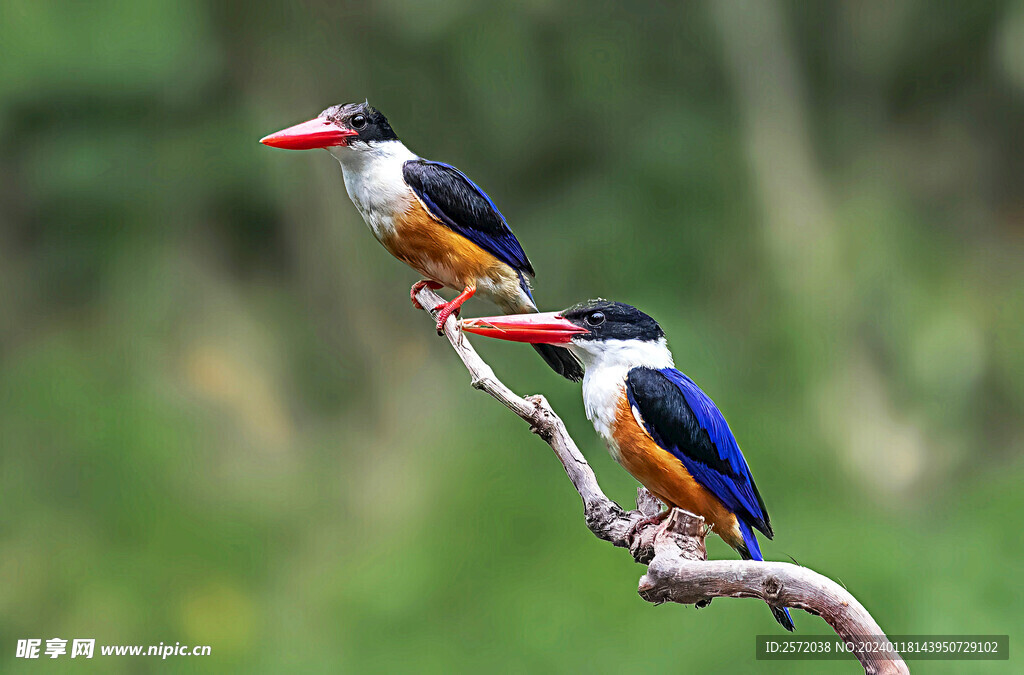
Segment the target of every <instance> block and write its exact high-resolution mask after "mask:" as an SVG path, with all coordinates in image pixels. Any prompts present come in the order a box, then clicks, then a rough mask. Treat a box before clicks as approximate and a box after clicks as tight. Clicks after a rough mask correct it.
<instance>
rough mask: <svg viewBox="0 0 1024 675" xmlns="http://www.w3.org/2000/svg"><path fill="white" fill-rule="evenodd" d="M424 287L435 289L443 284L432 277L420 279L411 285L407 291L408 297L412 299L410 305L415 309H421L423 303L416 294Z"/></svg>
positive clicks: (442, 286) (440, 287)
mask: <svg viewBox="0 0 1024 675" xmlns="http://www.w3.org/2000/svg"><path fill="white" fill-rule="evenodd" d="M424 288H429V289H430V290H432V291H436V290H439V289H442V288H444V284H442V283H441V282H439V281H434V280H433V279H421V280H420V281H417V282H416V283H414V284H413V285H412V289H411V290H410V291H409V298H410V299H411V300H412V306H413V307H415V308H416V309H423V305H421V304H420V301H419V300H417V299H416V294H418V293H419V292H420V291H422V290H423V289H424Z"/></svg>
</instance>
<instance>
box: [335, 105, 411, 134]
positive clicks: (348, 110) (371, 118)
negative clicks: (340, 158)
mask: <svg viewBox="0 0 1024 675" xmlns="http://www.w3.org/2000/svg"><path fill="white" fill-rule="evenodd" d="M320 117H323V118H326V119H329V120H331V121H332V122H334V123H335V124H337V125H338V126H340V127H342V128H343V129H351V130H352V131H355V132H356V133H357V134H359V135H358V136H357V137H356V138H355V139H353V140H360V141H364V142H366V143H370V142H373V141H397V140H398V136H397V135H396V134H395V131H394V129H392V128H391V125H390V124H388V118H386V117H384V114H383V113H382V112H381V111H379V110H377V109H376V108H374V107H373V106H371V105H370V104H369V102H364V103H346V104H344V105H332V106H331V107H330V108H328V109H327V110H325V111H323V112H322V113H320Z"/></svg>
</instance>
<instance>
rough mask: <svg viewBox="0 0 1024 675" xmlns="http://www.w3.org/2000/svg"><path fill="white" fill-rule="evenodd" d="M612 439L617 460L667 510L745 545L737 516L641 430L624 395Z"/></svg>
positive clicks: (734, 542) (620, 402)
mask: <svg viewBox="0 0 1024 675" xmlns="http://www.w3.org/2000/svg"><path fill="white" fill-rule="evenodd" d="M615 422H616V423H615V427H614V428H613V429H612V437H613V438H614V439H615V443H616V444H617V445H618V451H619V457H618V461H619V463H620V464H622V466H623V468H625V469H626V471H628V472H629V473H630V474H631V475H632V476H633V478H636V479H637V480H638V481H640V483H642V484H643V486H644V487H646V488H647V489H648V490H650V491H651V492H652V493H653V494H654V496H655V497H657V498H658V499H660V500H661V501H662V502H664V503H665V505H666V506H667V507H668V508H670V509H671V508H672V507H679V508H681V509H685V510H686V511H690V512H691V513H696V514H697V515H699V516H703V518H704V521H705V522H706V523H707V524H708V525H710V526H711V527H712V528H713V531H714V532H715V533H716V534H718V535H719V536H720V537H722V539H724V540H725V541H726V543H727V544H729V545H730V546H736V545H737V544H741V543H742V542H743V535H742V534H740V531H739V524H738V523H737V521H736V516H735V515H733V514H732V512H730V511H729V510H728V509H727V508H726V507H725V505H724V504H722V502H721V501H719V499H718V498H717V497H715V496H714V495H713V494H711V492H710V491H708V489H707V488H705V487H704V486H703V485H701V484H700V483H698V482H697V481H696V480H695V479H694V477H693V476H692V475H690V472H689V471H687V470H686V467H685V466H683V463H682V462H681V461H680V460H679V459H678V458H677V457H675V455H673V454H672V453H670V452H669V451H667V450H665V449H663V448H662V447H661V446H660V445H658V444H657V443H655V442H654V439H653V438H651V437H650V435H649V434H648V433H647V432H646V431H645V430H644V429H643V427H641V426H640V425H639V424H638V423H637V421H636V418H635V417H633V411H632V409H631V408H630V405H629V399H628V398H626V396H625V395H623V396H622V399H621V400H620V401H619V406H618V409H617V410H616V411H615Z"/></svg>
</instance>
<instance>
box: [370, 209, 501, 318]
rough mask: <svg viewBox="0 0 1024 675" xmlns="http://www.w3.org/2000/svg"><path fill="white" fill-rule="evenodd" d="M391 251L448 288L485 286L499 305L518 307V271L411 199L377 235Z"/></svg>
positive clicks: (458, 288) (421, 272) (461, 288)
mask: <svg viewBox="0 0 1024 675" xmlns="http://www.w3.org/2000/svg"><path fill="white" fill-rule="evenodd" d="M381 243H382V244H384V247H385V248H386V249H387V250H388V252H389V253H391V255H393V256H395V257H396V258H398V259H399V260H401V261H402V262H404V263H406V264H407V265H409V266H410V267H412V268H413V269H415V270H416V271H417V272H419V273H420V274H422V275H423V276H424V277H426V278H428V279H434V280H436V281H440V282H441V283H443V284H444V285H445V286H448V287H449V288H454V289H456V290H459V291H461V290H463V289H464V288H476V287H477V286H478V285H479V286H486V287H488V289H487V290H488V295H491V296H493V298H494V300H495V301H496V302H498V304H499V305H503V304H508V305H509V306H510V308H511V309H514V310H520V308H519V307H518V302H517V300H516V299H517V298H518V297H519V275H518V274H517V273H516V271H515V270H514V269H512V268H511V267H509V266H508V265H506V264H505V263H504V262H502V261H501V260H498V258H496V257H495V256H494V255H492V254H491V253H489V252H487V251H485V250H484V249H483V248H481V247H480V246H477V245H476V244H474V243H473V242H472V241H470V240H469V239H467V238H466V237H464V236H462V235H461V234H459V233H458V232H455V231H454V230H452V229H450V228H449V227H447V226H446V225H445V224H444V223H441V222H439V221H438V220H437V219H436V218H434V216H432V215H431V214H430V213H429V212H428V211H427V210H426V208H425V207H424V206H423V204H422V203H421V202H420V201H419V200H418V199H414V200H413V201H412V203H411V205H410V207H409V210H407V211H406V212H405V213H403V214H402V215H401V216H400V217H398V218H396V219H395V229H394V231H393V232H391V233H387V234H385V235H384V236H383V237H382V238H381Z"/></svg>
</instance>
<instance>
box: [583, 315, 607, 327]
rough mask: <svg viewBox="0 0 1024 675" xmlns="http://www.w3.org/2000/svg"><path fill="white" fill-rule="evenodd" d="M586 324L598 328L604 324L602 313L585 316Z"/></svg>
mask: <svg viewBox="0 0 1024 675" xmlns="http://www.w3.org/2000/svg"><path fill="white" fill-rule="evenodd" d="M586 322H587V325H589V326H600V325H601V324H602V323H604V312H593V313H591V314H587V318H586Z"/></svg>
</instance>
